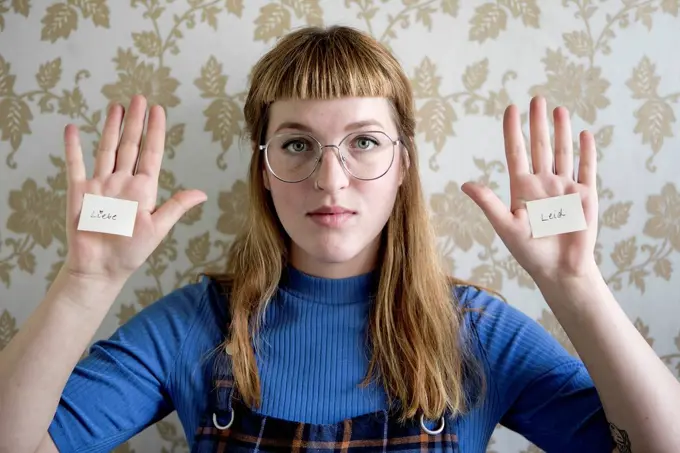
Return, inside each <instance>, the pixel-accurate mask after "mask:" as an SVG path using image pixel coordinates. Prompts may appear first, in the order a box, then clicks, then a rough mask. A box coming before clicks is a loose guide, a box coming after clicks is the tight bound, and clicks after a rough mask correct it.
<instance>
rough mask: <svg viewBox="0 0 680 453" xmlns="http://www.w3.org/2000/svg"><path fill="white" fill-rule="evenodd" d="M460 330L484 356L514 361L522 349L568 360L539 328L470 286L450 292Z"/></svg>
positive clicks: (496, 298)
mask: <svg viewBox="0 0 680 453" xmlns="http://www.w3.org/2000/svg"><path fill="white" fill-rule="evenodd" d="M454 292H455V297H456V300H457V303H458V304H459V308H460V310H461V311H462V313H463V318H464V330H465V332H467V333H468V334H470V335H472V336H474V337H475V338H476V340H477V341H478V342H479V343H480V345H481V346H482V347H483V349H484V350H485V352H486V353H487V354H491V355H492V356H493V355H500V354H503V355H504V356H505V357H506V358H510V359H512V358H516V357H517V356H518V355H520V354H524V353H525V352H526V351H525V349H529V350H533V351H534V352H538V353H541V354H540V355H543V354H545V355H546V356H553V357H570V356H569V354H568V353H567V352H566V350H565V349H564V347H563V346H562V345H561V344H560V343H559V341H557V339H555V338H554V337H553V336H552V335H551V334H550V333H549V332H548V331H547V330H546V329H545V328H544V327H543V326H542V325H541V324H539V323H538V322H537V321H536V320H535V319H533V318H531V317H530V316H529V315H527V314H526V313H524V312H523V311H521V310H520V309H519V308H517V307H515V306H513V304H512V303H511V302H508V301H505V300H503V299H502V298H501V296H499V295H496V294H494V293H493V292H491V291H488V290H485V289H482V288H478V287H475V286H471V285H460V286H457V287H456V288H455V289H454Z"/></svg>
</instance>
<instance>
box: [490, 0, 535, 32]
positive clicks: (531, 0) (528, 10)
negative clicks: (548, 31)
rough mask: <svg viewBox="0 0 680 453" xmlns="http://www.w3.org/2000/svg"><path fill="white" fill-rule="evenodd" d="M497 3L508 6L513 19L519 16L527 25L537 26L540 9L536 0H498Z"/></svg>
mask: <svg viewBox="0 0 680 453" xmlns="http://www.w3.org/2000/svg"><path fill="white" fill-rule="evenodd" d="M498 4H499V5H501V6H504V7H506V8H508V9H509V10H510V13H511V14H512V17H514V18H515V19H517V18H520V17H521V18H522V23H523V24H524V25H526V26H527V27H532V28H538V27H539V18H540V15H541V9H540V8H539V7H538V1H537V0H499V1H498Z"/></svg>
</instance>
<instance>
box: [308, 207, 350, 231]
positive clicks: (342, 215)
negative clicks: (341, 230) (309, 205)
mask: <svg viewBox="0 0 680 453" xmlns="http://www.w3.org/2000/svg"><path fill="white" fill-rule="evenodd" d="M356 214H357V212H356V211H353V210H351V209H347V208H344V207H342V206H322V207H320V208H318V209H315V210H314V211H311V212H308V213H307V216H308V217H309V218H310V219H312V220H313V221H314V222H315V223H317V224H319V225H322V226H329V227H339V226H341V225H343V224H344V223H345V222H346V221H347V220H349V219H350V218H351V217H353V216H355V215H356Z"/></svg>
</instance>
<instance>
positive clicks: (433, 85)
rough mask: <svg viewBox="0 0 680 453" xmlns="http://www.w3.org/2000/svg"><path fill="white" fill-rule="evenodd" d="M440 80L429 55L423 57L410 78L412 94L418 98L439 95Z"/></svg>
mask: <svg viewBox="0 0 680 453" xmlns="http://www.w3.org/2000/svg"><path fill="white" fill-rule="evenodd" d="M441 80H442V78H441V77H440V76H438V75H437V68H436V66H435V65H434V63H432V60H430V58H429V57H425V58H423V61H421V62H420V64H419V65H418V67H416V68H415V71H414V77H413V78H412V79H411V85H412V87H413V93H414V96H415V97H419V98H429V97H437V96H439V85H440V84H441Z"/></svg>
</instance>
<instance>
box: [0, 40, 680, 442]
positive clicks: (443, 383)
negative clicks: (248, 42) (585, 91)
mask: <svg viewBox="0 0 680 453" xmlns="http://www.w3.org/2000/svg"><path fill="white" fill-rule="evenodd" d="M252 80H253V85H252V87H250V91H249V94H248V97H247V100H246V103H245V120H246V125H247V128H248V132H249V134H250V139H251V142H252V147H253V159H252V163H251V166H250V172H249V183H250V204H249V212H248V216H247V217H248V220H247V223H246V225H244V229H243V232H242V234H241V235H240V236H239V237H238V238H237V240H236V241H235V243H234V245H233V248H232V250H231V256H230V260H229V269H228V270H227V272H226V273H225V275H222V276H210V278H202V279H201V281H199V282H197V283H194V284H191V285H187V286H185V287H183V288H180V289H178V290H176V291H174V292H172V293H171V294H168V295H166V296H165V297H163V298H162V299H161V300H159V301H158V302H156V303H154V304H152V305H150V306H148V307H147V308H145V309H144V310H143V311H142V312H140V313H139V314H138V315H136V316H135V317H134V318H133V319H131V320H130V321H128V322H127V323H126V324H125V325H123V326H121V327H120V328H119V329H118V330H117V331H116V332H115V333H114V335H113V336H112V337H111V338H109V339H107V340H102V341H99V342H97V343H95V345H94V346H92V348H91V350H90V354H89V355H88V357H87V358H85V359H84V360H83V361H81V362H80V363H79V364H76V362H77V360H78V358H79V356H80V355H81V353H82V351H83V349H84V348H85V347H86V345H87V344H88V342H89V340H90V339H91V337H92V336H93V335H94V333H95V331H96V329H97V328H98V326H99V325H100V323H101V321H102V319H103V318H104V316H105V315H106V313H107V311H108V310H109V308H110V307H111V304H112V303H113V302H114V300H115V298H116V296H117V294H118V293H119V292H120V290H121V288H122V287H123V285H124V283H125V282H126V280H127V279H128V278H129V277H130V275H131V274H132V273H133V272H135V270H137V269H138V268H139V267H140V266H141V265H142V264H143V263H144V261H145V260H146V259H147V257H148V256H149V255H150V253H151V252H152V251H153V250H154V249H155V248H156V247H157V245H158V244H159V243H160V241H161V240H162V239H163V237H164V236H165V235H166V234H167V233H168V231H169V230H170V228H171V227H172V226H173V225H174V224H175V223H176V222H177V221H178V219H179V218H180V217H181V216H182V215H183V214H184V213H185V212H186V211H187V210H189V209H190V208H192V207H194V206H196V205H198V204H199V203H201V202H203V201H205V199H206V196H205V194H204V193H202V192H200V191H197V190H188V191H184V192H180V193H177V194H175V195H174V196H173V197H172V199H170V200H169V201H167V202H166V203H165V204H163V205H162V206H160V207H158V208H157V209H156V208H155V201H156V191H157V179H158V175H159V171H160V167H161V158H162V155H163V149H164V143H163V140H164V132H165V117H164V114H163V110H162V108H160V107H158V106H155V107H152V108H151V109H150V112H149V122H148V130H147V134H146V139H145V140H144V143H143V146H140V143H141V142H142V129H143V123H144V116H145V111H146V104H145V101H144V99H143V98H141V97H139V96H137V97H135V98H134V99H133V100H132V103H131V105H130V108H129V110H128V111H127V112H126V113H125V115H124V130H123V133H122V137H121V139H120V143H119V140H118V137H119V134H120V128H121V125H122V123H123V111H122V108H121V107H120V106H116V105H114V106H112V107H111V109H110V111H109V114H108V117H107V120H106V125H105V129H104V132H103V136H102V140H101V144H100V148H99V150H98V152H97V158H96V168H95V170H94V176H93V178H92V179H86V173H85V167H84V165H83V160H82V151H81V148H80V142H79V138H78V133H77V130H76V128H75V127H74V126H72V125H69V126H68V127H67V128H66V131H65V142H66V160H67V166H68V184H69V189H68V207H67V209H68V217H67V219H68V244H69V251H68V257H67V259H66V262H65V264H64V266H63V268H62V269H61V271H60V273H59V276H58V277H57V279H56V281H55V282H54V284H53V285H52V286H51V288H50V289H49V291H48V294H47V295H46V297H45V299H44V301H43V302H42V303H41V304H40V305H39V307H38V308H37V309H36V311H35V312H34V313H33V314H32V316H31V317H30V318H29V319H28V321H27V322H26V323H25V324H24V325H23V327H22V329H21V331H20V332H19V333H18V334H17V335H16V337H15V338H14V339H13V340H12V342H11V343H10V344H9V345H8V346H7V347H6V348H5V350H3V351H2V355H1V356H0V365H1V366H0V369H1V370H2V371H1V373H2V374H1V377H2V379H1V381H0V407H1V408H2V412H1V415H0V451H11V452H13V453H33V452H36V451H37V452H40V453H44V452H54V451H61V452H62V453H63V452H75V451H87V452H105V451H110V450H111V449H112V448H114V447H115V446H116V445H119V444H121V443H123V442H124V441H126V440H127V439H129V438H131V437H132V436H134V435H135V434H136V433H138V432H140V431H142V430H143V429H144V428H145V427H147V426H149V425H150V424H152V423H154V422H156V421H158V420H160V419H161V418H163V417H165V416H166V415H167V414H169V413H170V412H172V411H173V410H177V412H178V415H179V418H180V420H181V422H182V425H183V427H184V429H185V432H186V435H187V438H188V442H189V445H190V448H191V450H192V451H193V452H213V451H229V452H241V451H263V452H264V451H291V450H292V451H309V450H311V449H315V450H314V451H329V452H330V451H397V450H398V451H424V450H430V451H465V452H483V451H484V450H485V448H486V444H487V442H488V440H489V438H490V436H491V434H492V432H493V430H494V428H495V427H496V425H497V424H498V423H503V424H504V425H505V426H507V427H509V428H510V429H513V430H515V431H517V432H519V433H521V434H522V435H524V436H525V437H527V438H528V439H529V440H531V441H532V442H534V443H535V444H537V445H538V446H539V447H541V448H543V449H544V450H547V451H549V452H553V451H555V452H566V451H569V452H573V451H584V452H586V451H587V452H609V451H612V450H614V451H619V452H621V453H624V452H630V451H640V452H641V451H644V452H671V451H677V450H676V448H677V446H678V445H680V432H678V430H677V428H675V426H677V425H676V422H675V421H676V420H677V419H678V418H679V416H680V395H679V393H680V389H679V385H678V383H677V381H676V379H675V378H674V377H673V376H672V374H671V373H670V372H669V371H668V370H667V369H666V367H665V366H664V365H663V363H662V362H661V361H660V360H659V359H658V358H657V356H656V355H655V354H654V352H653V351H652V349H651V348H650V347H649V346H648V345H647V343H646V342H645V341H644V339H643V338H642V337H641V336H640V335H639V334H638V332H637V331H636V329H635V328H634V326H633V325H632V324H631V323H630V322H629V320H628V319H627V317H626V315H625V314H624V312H623V311H622V310H621V308H620V307H619V306H618V304H617V303H616V301H615V300H614V298H613V296H612V294H611V293H610V292H609V290H608V288H607V285H606V284H605V283H604V281H603V280H602V277H601V275H600V273H599V271H598V268H597V266H596V264H595V262H594V258H593V248H594V244H595V237H596V231H597V225H596V224H597V213H598V209H597V196H596V195H597V194H596V188H595V174H596V170H595V164H596V158H595V155H596V153H595V145H594V141H593V137H592V135H591V134H589V133H585V132H584V133H582V134H581V136H580V146H581V150H580V152H581V158H580V164H579V168H578V177H577V180H574V179H573V178H572V174H573V173H574V171H573V168H572V165H573V164H572V162H573V151H572V145H571V131H570V125H569V117H568V114H567V112H566V111H565V110H564V109H557V110H556V111H555V112H554V115H555V143H556V146H555V148H556V150H555V153H554V158H553V153H552V150H551V147H550V137H549V131H548V125H547V121H546V118H545V117H546V111H545V109H546V106H545V102H544V101H543V100H542V99H538V98H537V99H534V100H533V101H532V103H531V109H530V125H531V154H532V168H531V169H530V167H529V164H528V163H527V158H526V154H525V151H524V143H523V138H522V134H521V130H520V121H519V115H518V110H517V108H516V107H514V106H510V107H509V108H508V109H507V112H506V114H505V118H504V125H503V127H504V135H505V147H506V156H507V161H508V169H509V174H510V185H511V205H510V207H509V209H508V208H506V207H505V206H504V205H503V204H502V203H501V201H500V200H499V199H498V198H497V197H496V196H495V195H494V194H493V193H492V192H491V191H490V190H489V189H488V188H485V187H481V186H479V185H476V184H472V183H467V184H465V185H464V186H463V190H464V192H465V193H466V194H467V195H469V196H470V197H471V198H472V199H473V200H474V201H475V202H476V203H477V204H478V205H479V206H480V208H481V209H482V210H483V211H484V213H485V214H486V216H487V217H488V219H489V221H490V222H491V224H492V225H493V227H494V228H495V230H496V232H497V233H498V234H499V236H500V237H501V238H502V240H503V241H504V243H505V244H506V245H507V247H508V249H509V250H510V251H511V253H512V254H513V255H514V256H515V258H516V259H517V260H518V262H519V263H520V264H521V265H522V266H523V267H524V268H525V269H526V270H527V271H528V272H529V273H530V274H531V276H532V277H533V278H534V280H535V281H536V283H537V285H538V287H539V288H540V290H541V292H542V294H543V295H544V296H545V299H546V301H547V302H548V304H549V305H550V308H551V309H552V310H553V311H554V313H555V315H556V316H557V318H558V320H559V321H560V323H561V324H562V326H563V327H564V329H565V331H566V332H567V334H568V335H569V338H570V339H571V340H572V342H573V344H574V346H575V348H576V350H577V351H578V353H579V355H580V357H581V358H582V360H583V362H584V363H585V365H584V363H582V362H581V361H579V360H577V359H575V358H573V357H571V356H570V355H569V354H567V352H566V351H565V350H564V349H563V348H562V347H561V346H560V345H559V344H558V343H557V342H556V341H555V340H553V339H552V338H551V337H550V336H549V335H548V334H547V333H546V332H545V330H543V329H542V328H541V327H540V326H538V324H537V323H535V322H534V321H533V320H531V319H529V318H528V317H526V316H524V315H523V314H521V313H520V312H519V311H517V310H516V309H513V308H512V307H511V306H509V305H507V304H504V303H503V302H501V301H500V300H499V299H498V298H496V297H494V296H493V295H492V294H491V293H490V292H487V291H484V290H483V289H480V288H477V287H474V286H472V285H468V284H465V283H463V282H460V281H456V280H451V279H449V278H448V277H447V276H446V275H445V273H444V271H443V270H442V268H441V267H440V265H439V263H438V259H437V257H436V252H435V245H434V239H433V234H432V232H431V227H430V224H429V221H428V213H427V209H426V205H425V201H424V197H423V193H422V188H421V185H420V180H419V174H418V157H417V153H416V147H415V143H414V135H415V120H414V110H413V97H412V92H411V88H410V86H409V82H408V79H407V77H406V76H405V74H404V72H403V70H402V68H401V67H400V66H399V64H398V63H397V62H396V61H395V59H394V58H393V57H392V56H391V55H390V54H389V53H388V52H387V51H386V50H385V49H384V48H383V47H381V46H380V45H379V44H378V43H377V42H376V41H374V40H373V39H372V38H370V37H368V36H366V35H364V34H362V33H360V32H357V31H354V30H352V29H349V28H343V27H332V28H329V29H316V28H307V29H302V30H298V31H295V32H293V33H291V34H289V35H288V36H286V37H284V38H283V39H281V40H280V42H279V43H278V44H277V45H276V46H275V48H274V49H272V50H271V51H270V52H269V53H267V54H266V55H265V56H264V57H263V58H262V59H261V60H260V61H259V62H258V63H257V64H256V66H255V68H254V71H253V74H252ZM140 147H141V148H143V149H142V150H141V154H140V155H139V163H138V164H137V158H138V150H139V149H140ZM135 167H137V168H135ZM553 168H554V171H553ZM532 170H533V171H532ZM85 193H93V194H99V195H105V196H109V197H115V198H121V199H128V200H135V201H137V202H138V203H139V205H138V213H137V218H136V223H135V227H134V234H133V236H132V237H125V236H117V235H108V234H101V233H92V232H87V231H79V230H77V228H76V225H77V221H78V217H79V213H80V209H81V206H82V199H83V195H84V194H85ZM568 193H577V194H579V195H580V198H581V200H582V205H583V209H584V212H585V218H586V221H587V229H586V230H582V231H577V232H573V233H569V234H561V235H553V236H548V237H543V238H540V239H534V238H532V236H531V230H530V226H529V223H528V220H527V212H526V207H525V206H524V205H523V202H522V200H533V199H539V198H546V197H551V196H557V195H562V194H568ZM74 367H75V369H74ZM591 377H592V380H591ZM55 411H56V413H55ZM57 449H58V450H57Z"/></svg>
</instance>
